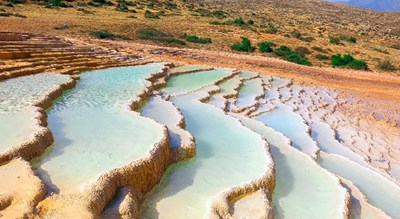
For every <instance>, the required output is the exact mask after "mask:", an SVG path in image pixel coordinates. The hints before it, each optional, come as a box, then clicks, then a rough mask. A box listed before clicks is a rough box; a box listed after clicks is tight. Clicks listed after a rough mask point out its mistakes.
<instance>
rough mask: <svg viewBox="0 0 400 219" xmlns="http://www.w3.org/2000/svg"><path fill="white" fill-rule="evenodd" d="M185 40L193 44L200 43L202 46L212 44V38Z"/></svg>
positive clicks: (187, 38)
mask: <svg viewBox="0 0 400 219" xmlns="http://www.w3.org/2000/svg"><path fill="white" fill-rule="evenodd" d="M184 38H185V40H186V41H188V42H192V43H200V44H207V43H211V38H208V37H207V38H200V37H198V36H194V35H191V36H184Z"/></svg>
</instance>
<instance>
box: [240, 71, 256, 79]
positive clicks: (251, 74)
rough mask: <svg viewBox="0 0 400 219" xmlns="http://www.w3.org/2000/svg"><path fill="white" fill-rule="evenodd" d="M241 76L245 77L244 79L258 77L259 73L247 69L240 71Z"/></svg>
mask: <svg viewBox="0 0 400 219" xmlns="http://www.w3.org/2000/svg"><path fill="white" fill-rule="evenodd" d="M239 76H240V77H241V78H243V79H249V78H254V77H257V76H258V74H257V73H255V72H252V71H246V70H244V71H241V72H240V74H239Z"/></svg>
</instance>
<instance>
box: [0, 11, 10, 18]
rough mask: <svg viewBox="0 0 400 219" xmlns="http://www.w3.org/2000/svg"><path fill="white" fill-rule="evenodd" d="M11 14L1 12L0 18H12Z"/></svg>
mask: <svg viewBox="0 0 400 219" xmlns="http://www.w3.org/2000/svg"><path fill="white" fill-rule="evenodd" d="M10 16H11V14H10V13H8V12H0V17H10Z"/></svg>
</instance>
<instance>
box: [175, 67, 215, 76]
mask: <svg viewBox="0 0 400 219" xmlns="http://www.w3.org/2000/svg"><path fill="white" fill-rule="evenodd" d="M209 69H211V67H208V66H202V65H183V66H179V67H176V68H172V69H170V71H169V72H170V73H172V74H174V73H186V72H193V71H201V70H203V71H205V70H209Z"/></svg>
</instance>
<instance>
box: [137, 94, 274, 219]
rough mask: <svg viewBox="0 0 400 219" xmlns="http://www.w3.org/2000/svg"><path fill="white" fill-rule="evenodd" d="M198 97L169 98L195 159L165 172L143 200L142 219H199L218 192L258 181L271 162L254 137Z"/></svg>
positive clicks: (257, 138) (195, 95) (204, 214)
mask: <svg viewBox="0 0 400 219" xmlns="http://www.w3.org/2000/svg"><path fill="white" fill-rule="evenodd" d="M199 96H202V95H198V96H197V94H196V93H192V94H191V95H186V96H180V97H177V98H174V99H173V102H174V103H175V104H176V105H177V106H178V107H179V108H180V109H181V111H182V113H183V114H184V116H185V118H186V124H187V130H188V131H189V132H191V133H192V134H193V135H194V137H195V138H196V143H197V145H196V146H197V154H196V157H195V158H194V159H191V160H189V161H185V162H181V163H178V164H177V165H174V166H173V167H171V168H170V169H169V171H168V173H167V174H166V175H165V177H164V178H163V180H162V183H161V185H160V186H159V187H157V188H156V189H154V190H153V191H152V192H151V193H150V194H149V195H148V197H147V199H146V201H145V204H144V207H143V218H173V219H175V218H203V217H205V216H206V214H207V208H208V204H209V202H210V200H211V199H212V198H213V197H215V196H216V195H217V194H218V193H219V192H222V191H224V190H226V189H228V188H229V187H231V186H235V185H239V184H242V183H244V182H247V181H249V180H253V179H257V178H259V177H261V176H262V175H263V173H264V172H265V171H266V168H267V164H268V162H271V161H270V160H268V158H267V156H266V153H267V152H266V151H265V148H264V143H263V141H262V139H261V138H260V137H259V136H258V135H256V134H254V133H253V132H251V131H250V130H249V129H246V128H244V127H243V126H242V125H241V124H240V123H239V122H238V121H237V120H235V119H233V118H232V117H229V116H227V115H225V114H224V112H223V111H221V110H219V109H217V108H215V107H213V106H211V105H208V104H204V103H200V102H199V101H197V100H196V99H197V98H198V97H199ZM249 170H251V171H249Z"/></svg>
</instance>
